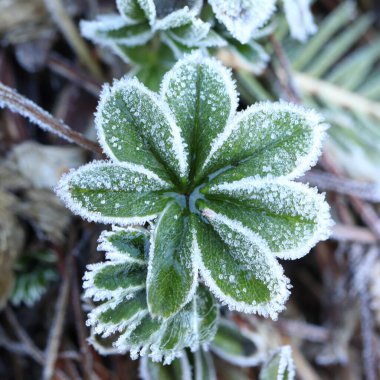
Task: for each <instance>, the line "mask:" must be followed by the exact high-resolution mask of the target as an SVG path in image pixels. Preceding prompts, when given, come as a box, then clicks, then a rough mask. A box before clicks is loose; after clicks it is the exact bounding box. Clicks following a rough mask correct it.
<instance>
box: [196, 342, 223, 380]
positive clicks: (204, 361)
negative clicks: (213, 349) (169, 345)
mask: <svg viewBox="0 0 380 380" xmlns="http://www.w3.org/2000/svg"><path fill="white" fill-rule="evenodd" d="M193 356H194V376H193V379H194V380H217V377H216V371H215V367H214V362H213V360H212V356H211V354H210V353H209V352H208V351H205V350H203V349H199V350H197V351H195V352H194V354H193Z"/></svg>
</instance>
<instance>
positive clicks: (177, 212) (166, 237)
mask: <svg viewBox="0 0 380 380" xmlns="http://www.w3.org/2000/svg"><path fill="white" fill-rule="evenodd" d="M193 239H194V238H193V232H192V231H191V228H190V225H189V217H188V216H186V215H185V214H184V210H182V209H181V207H180V206H179V205H178V204H177V203H176V202H172V203H169V204H168V205H167V206H166V208H165V210H164V211H163V212H162V213H161V215H160V218H159V219H158V220H157V222H156V225H155V229H154V231H153V233H152V239H151V250H150V254H149V266H148V277H147V294H148V306H149V312H150V314H151V315H152V316H158V317H163V318H168V317H170V316H172V315H173V314H175V313H177V312H178V311H179V310H180V309H182V307H183V306H184V305H186V304H187V303H189V301H190V300H191V298H192V297H193V295H194V292H195V290H196V286H197V283H198V268H197V267H196V265H195V262H194V258H193V251H194V249H193Z"/></svg>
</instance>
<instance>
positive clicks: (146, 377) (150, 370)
mask: <svg viewBox="0 0 380 380" xmlns="http://www.w3.org/2000/svg"><path fill="white" fill-rule="evenodd" d="M139 372H140V378H141V379H142V380H193V378H192V376H191V366H190V363H189V359H188V358H187V355H186V353H183V354H181V357H180V358H178V359H175V360H173V361H172V363H171V364H170V365H163V364H162V363H157V362H154V361H153V360H151V359H149V358H148V357H146V356H144V357H142V358H141V359H140V369H139Z"/></svg>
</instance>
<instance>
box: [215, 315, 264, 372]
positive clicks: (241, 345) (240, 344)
mask: <svg viewBox="0 0 380 380" xmlns="http://www.w3.org/2000/svg"><path fill="white" fill-rule="evenodd" d="M210 348H211V351H212V352H213V353H214V354H216V355H217V356H219V357H220V358H221V359H223V360H225V361H227V362H229V363H231V364H233V365H235V366H239V367H253V366H257V365H259V364H261V363H262V362H264V360H265V358H266V353H265V350H266V347H265V345H264V344H263V339H262V337H261V336H260V335H259V334H258V333H253V332H252V331H250V330H248V329H245V328H244V327H240V326H237V325H235V324H234V323H233V322H232V321H230V320H227V319H224V318H222V319H221V320H220V323H219V327H218V331H217V333H216V335H215V338H214V340H213V341H212V343H211V346H210Z"/></svg>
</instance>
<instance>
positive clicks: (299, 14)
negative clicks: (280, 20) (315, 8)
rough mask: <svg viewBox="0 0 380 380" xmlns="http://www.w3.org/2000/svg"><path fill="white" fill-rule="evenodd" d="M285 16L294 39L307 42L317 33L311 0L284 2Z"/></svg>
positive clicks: (285, 0)
mask: <svg viewBox="0 0 380 380" xmlns="http://www.w3.org/2000/svg"><path fill="white" fill-rule="evenodd" d="M283 1H284V7H285V15H286V18H287V20H288V24H289V27H290V33H291V35H292V37H293V38H295V39H297V40H299V41H301V42H306V40H307V38H308V37H309V36H311V35H313V34H314V33H315V32H316V31H317V26H316V25H315V23H314V20H313V15H312V13H311V11H310V6H311V0H283Z"/></svg>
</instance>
